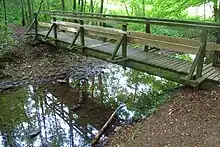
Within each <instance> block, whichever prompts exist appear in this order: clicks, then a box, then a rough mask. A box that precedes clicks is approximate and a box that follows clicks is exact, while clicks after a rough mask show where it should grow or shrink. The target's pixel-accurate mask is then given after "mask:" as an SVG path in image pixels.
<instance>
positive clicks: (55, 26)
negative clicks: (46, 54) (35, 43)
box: [53, 17, 57, 46]
mask: <svg viewBox="0 0 220 147" xmlns="http://www.w3.org/2000/svg"><path fill="white" fill-rule="evenodd" d="M56 20H57V19H56V17H53V22H54V27H53V33H54V39H55V45H56V46H57V24H55V22H56Z"/></svg>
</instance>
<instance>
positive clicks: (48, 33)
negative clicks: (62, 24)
mask: <svg viewBox="0 0 220 147" xmlns="http://www.w3.org/2000/svg"><path fill="white" fill-rule="evenodd" d="M54 26H55V24H54V23H53V24H52V25H51V27H50V29H49V31H48V32H47V34H46V36H45V37H44V41H45V40H46V39H47V38H48V36H49V35H50V32H51V31H52V29H53V27H54Z"/></svg>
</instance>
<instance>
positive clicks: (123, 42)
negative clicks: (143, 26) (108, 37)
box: [122, 23, 128, 69]
mask: <svg viewBox="0 0 220 147" xmlns="http://www.w3.org/2000/svg"><path fill="white" fill-rule="evenodd" d="M127 26H128V24H127V23H126V24H123V25H122V30H123V31H125V32H127ZM122 58H127V34H124V36H123V40H122ZM123 68H124V69H126V61H124V66H123Z"/></svg>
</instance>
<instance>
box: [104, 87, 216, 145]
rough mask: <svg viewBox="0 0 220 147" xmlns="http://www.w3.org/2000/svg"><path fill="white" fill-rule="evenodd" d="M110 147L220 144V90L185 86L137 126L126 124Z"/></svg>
mask: <svg viewBox="0 0 220 147" xmlns="http://www.w3.org/2000/svg"><path fill="white" fill-rule="evenodd" d="M107 146H109V147H151V146H156V147H178V146H179V147H186V146H189V147H192V146H193V147H194V146H199V147H200V146H204V147H220V89H215V90H212V91H196V90H192V89H191V88H182V89H181V90H178V91H176V92H175V94H174V95H173V99H172V100H171V101H170V102H168V103H167V104H165V105H164V106H161V107H160V108H159V110H158V111H157V112H156V113H155V114H153V115H152V116H150V117H149V118H147V119H146V120H143V121H142V122H140V123H138V124H136V125H134V126H126V127H123V129H121V130H120V131H118V132H117V133H116V134H115V135H114V136H113V137H112V138H110V139H109V141H108V145H107Z"/></svg>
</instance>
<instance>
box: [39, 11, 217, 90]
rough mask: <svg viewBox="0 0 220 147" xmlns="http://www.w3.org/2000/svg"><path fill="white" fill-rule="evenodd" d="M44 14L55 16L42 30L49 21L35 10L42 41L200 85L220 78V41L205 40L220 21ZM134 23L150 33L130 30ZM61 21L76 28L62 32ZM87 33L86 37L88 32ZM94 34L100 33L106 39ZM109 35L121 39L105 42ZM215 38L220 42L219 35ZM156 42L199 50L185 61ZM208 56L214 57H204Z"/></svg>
mask: <svg viewBox="0 0 220 147" xmlns="http://www.w3.org/2000/svg"><path fill="white" fill-rule="evenodd" d="M41 15H46V16H50V17H52V18H53V22H52V24H49V27H50V29H49V31H41V32H39V31H38V25H43V26H48V24H47V23H43V22H39V21H38V19H37V16H36V18H35V33H36V37H37V39H40V40H41V41H46V42H48V43H52V44H54V45H57V46H59V47H62V48H68V49H69V50H72V51H75V52H78V53H82V54H84V55H87V56H92V57H96V58H99V59H102V60H106V61H109V62H112V63H116V64H119V65H122V66H123V67H130V68H133V69H137V70H141V71H144V72H147V73H150V74H153V75H157V76H160V77H163V78H166V79H169V80H172V81H176V82H179V83H182V84H185V85H190V86H199V85H200V84H201V83H206V82H212V83H217V84H219V83H220V68H219V67H217V66H218V65H219V52H220V45H219V44H216V43H212V42H208V41H207V38H208V36H210V35H209V34H211V32H213V30H214V31H215V30H219V29H220V25H219V24H217V23H203V22H195V21H181V20H170V19H156V18H143V17H131V16H116V15H101V14H89V13H80V14H75V13H70V12H53V13H49V12H42V13H41ZM61 20H62V21H61ZM64 20H65V21H64ZM73 22H79V23H73ZM90 22H93V24H94V22H95V23H100V24H101V26H94V25H88V24H87V23H90ZM106 23H111V24H115V25H116V26H122V30H120V29H113V28H109V27H106ZM130 23H137V24H140V25H145V26H146V33H142V32H133V31H128V25H129V24H130ZM152 25H160V26H171V27H180V28H189V29H191V30H193V29H197V30H201V31H202V33H200V31H198V34H200V35H201V36H202V37H201V40H200V41H197V40H192V39H191V40H190V39H184V38H178V37H170V36H165V35H155V34H151V33H150V32H151V30H150V27H151V26H152ZM59 27H63V28H64V29H69V28H75V30H76V32H75V33H70V32H60V31H59V29H58V28H59ZM189 31H190V30H189ZM86 35H87V37H85V36H86ZM91 36H95V38H97V37H101V38H102V41H101V40H98V39H95V38H94V37H91ZM109 39H111V40H112V39H113V40H116V41H118V43H117V44H115V43H111V42H106V40H109ZM217 40H218V42H220V38H217ZM103 41H104V42H103ZM130 44H139V45H144V50H143V49H135V48H134V47H132V45H130ZM155 48H156V49H158V48H159V49H165V50H169V51H174V52H177V53H186V54H195V55H196V57H195V59H194V60H193V62H191V61H186V60H182V59H178V58H175V57H171V56H169V55H163V54H159V53H158V52H157V51H155ZM205 59H210V60H211V61H209V62H207V63H204V60H205ZM207 61H208V60H207Z"/></svg>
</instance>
